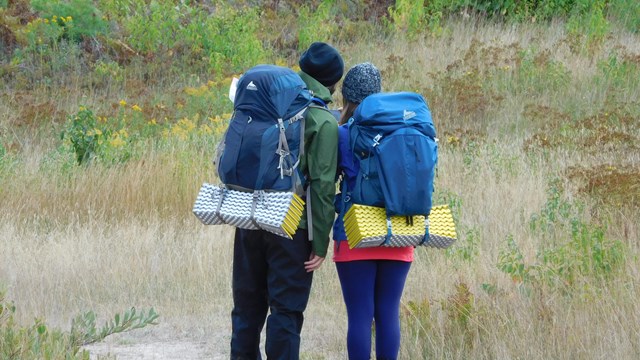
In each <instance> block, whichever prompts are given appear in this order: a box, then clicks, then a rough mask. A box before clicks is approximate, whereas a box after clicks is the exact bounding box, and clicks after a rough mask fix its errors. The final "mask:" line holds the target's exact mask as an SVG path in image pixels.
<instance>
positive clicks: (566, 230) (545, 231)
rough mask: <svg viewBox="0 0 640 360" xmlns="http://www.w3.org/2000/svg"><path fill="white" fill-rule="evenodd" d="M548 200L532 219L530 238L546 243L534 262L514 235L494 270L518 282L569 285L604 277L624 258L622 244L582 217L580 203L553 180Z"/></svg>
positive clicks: (624, 259)
mask: <svg viewBox="0 0 640 360" xmlns="http://www.w3.org/2000/svg"><path fill="white" fill-rule="evenodd" d="M548 194H549V199H548V201H547V203H546V204H545V206H544V208H543V209H542V210H541V211H540V213H538V214H534V215H533V216H532V217H531V220H530V223H529V224H530V227H529V229H530V232H531V235H532V236H537V237H542V238H544V239H545V240H546V241H545V242H544V243H543V245H542V248H541V249H540V250H539V251H538V252H537V254H536V257H535V262H534V263H533V264H526V263H525V261H524V256H523V255H522V253H521V251H520V249H519V247H518V245H517V244H516V243H515V241H514V240H513V236H511V235H510V236H509V237H508V238H507V244H506V246H505V247H504V248H503V249H502V250H500V253H499V256H498V264H497V265H498V269H500V270H501V271H502V272H504V273H506V274H508V275H510V276H511V277H512V279H513V280H514V281H515V282H517V283H529V282H535V283H538V284H545V285H548V286H553V287H558V286H560V287H564V288H567V289H571V288H573V287H574V286H575V285H576V284H577V283H578V281H580V279H581V278H591V279H594V278H595V279H606V278H609V277H610V276H612V275H613V274H615V273H616V271H618V270H619V269H621V268H622V266H623V265H624V263H625V261H626V256H625V246H624V243H623V242H621V241H619V240H611V239H608V238H607V237H606V236H605V228H604V227H603V226H602V225H597V224H592V223H585V222H584V221H583V220H582V213H583V210H582V208H583V207H582V205H580V204H578V203H570V202H568V201H567V200H566V199H564V197H563V193H562V189H561V188H560V187H559V183H558V182H557V181H554V182H551V185H550V187H549V192H548Z"/></svg>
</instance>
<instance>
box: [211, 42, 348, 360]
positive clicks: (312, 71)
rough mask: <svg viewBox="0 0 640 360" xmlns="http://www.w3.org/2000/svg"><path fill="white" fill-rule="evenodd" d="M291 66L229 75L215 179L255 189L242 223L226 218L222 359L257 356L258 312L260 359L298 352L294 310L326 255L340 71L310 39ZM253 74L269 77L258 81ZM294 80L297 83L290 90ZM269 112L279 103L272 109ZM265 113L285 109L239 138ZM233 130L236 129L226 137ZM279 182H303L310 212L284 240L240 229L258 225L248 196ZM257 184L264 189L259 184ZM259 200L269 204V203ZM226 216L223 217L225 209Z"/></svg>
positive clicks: (331, 51)
mask: <svg viewBox="0 0 640 360" xmlns="http://www.w3.org/2000/svg"><path fill="white" fill-rule="evenodd" d="M299 65H300V69H301V71H300V72H299V73H298V74H296V73H295V72H293V71H291V72H289V71H290V70H288V69H284V68H279V67H275V66H266V65H265V66H258V67H256V68H253V69H252V70H251V71H249V72H247V73H245V75H243V78H241V79H240V81H239V83H238V90H237V92H236V99H235V103H234V118H232V121H231V123H230V127H229V130H228V134H227V135H225V137H226V138H227V144H226V145H225V146H226V148H225V150H224V154H223V155H222V157H221V159H220V165H219V173H220V177H221V180H222V181H223V182H224V183H225V184H226V185H229V184H230V183H231V184H232V185H231V186H230V187H229V188H232V189H242V188H244V189H257V190H256V192H254V202H253V208H252V209H251V213H252V217H251V219H250V221H249V222H247V221H245V223H240V222H239V223H238V224H235V225H236V226H238V228H237V229H236V233H235V240H234V253H233V280H232V288H233V311H232V313H231V318H232V336H231V359H250V360H255V359H260V358H261V355H260V333H261V331H262V328H263V326H264V325H265V320H266V343H265V352H266V355H267V357H268V358H269V359H298V358H299V350H300V333H301V330H302V323H303V312H304V310H305V308H306V306H307V301H308V299H309V294H310V290H311V283H312V277H313V271H315V270H317V269H318V268H319V267H320V266H321V265H322V263H323V261H324V258H325V257H326V254H327V248H328V244H329V233H330V231H331V226H332V223H333V220H334V216H335V213H334V205H333V200H334V196H335V173H336V166H337V165H336V164H337V148H338V135H337V127H338V125H337V122H336V119H335V117H334V116H333V115H332V114H331V112H329V111H328V110H327V108H326V105H327V104H328V103H330V102H331V101H332V93H333V91H334V89H335V86H336V84H337V83H338V82H339V81H340V79H341V78H342V75H343V72H344V63H343V60H342V57H341V56H340V54H339V53H338V51H337V50H336V49H335V48H333V47H331V46H330V45H328V44H325V43H321V42H316V43H313V44H312V45H311V46H310V47H309V48H308V49H307V50H306V51H305V52H304V53H303V54H302V55H301V57H300V59H299ZM262 73H266V75H268V76H271V78H270V79H273V81H266V80H263V79H264V77H261V75H262ZM252 77H253V78H252ZM251 79H255V81H254V80H251ZM300 85H302V87H303V89H301V90H300V91H298V92H292V91H291V90H292V89H294V90H295V89H298V88H300ZM265 88H266V89H265ZM263 91H264V93H263ZM290 94H292V95H291V96H289V95H290ZM274 99H276V100H278V99H279V100H282V101H275V100H274ZM292 99H293V100H292ZM285 100H286V101H285ZM258 102H265V103H269V104H271V105H270V106H271V107H272V108H271V109H267V110H269V111H266V110H264V109H262V108H258V106H257V105H256V104H257V103H258ZM295 102H300V103H304V104H303V105H304V108H303V110H301V111H300V112H299V113H297V114H296V113H294V114H289V113H288V112H287V107H288V108H289V109H292V108H294V105H295ZM283 104H284V105H283ZM280 107H283V109H279V108H280ZM263 110H264V111H263ZM279 110H282V111H280V113H278V111H279ZM295 111H298V110H297V108H296V110H295ZM265 112H275V113H278V114H277V117H280V116H281V115H282V114H283V113H286V114H287V115H286V117H283V118H284V121H283V118H279V119H278V122H279V123H276V124H275V127H274V125H269V127H268V128H266V130H265V129H262V130H260V131H262V132H263V135H261V136H258V137H257V138H256V137H254V138H253V139H248V137H247V136H244V137H242V136H241V134H246V132H248V131H251V129H252V127H253V128H258V124H257V122H258V116H259V114H261V113H265ZM290 115H291V117H290V118H289V116H290ZM278 132H280V135H277V134H278ZM270 133H275V134H276V136H275V142H276V143H278V145H277V146H278V147H277V151H274V150H275V149H270V150H265V149H266V147H263V146H262V145H264V143H265V141H266V140H265V139H267V137H268V136H267V135H268V134H270ZM234 134H240V135H237V136H236V140H234V141H232V142H233V144H229V141H230V140H229V139H230V138H232V137H233V136H234ZM297 134H298V135H297ZM302 134H303V135H302ZM278 136H279V138H278ZM297 136H299V137H297ZM261 139H262V140H261ZM278 139H279V140H278ZM251 141H254V142H253V143H252V142H251ZM261 141H262V142H261ZM261 144H262V145H261ZM234 146H235V147H237V148H238V149H237V151H236V150H234V149H233V147H234ZM242 147H245V148H246V149H244V150H243V149H240V148H242ZM252 149H253V151H254V152H257V154H253V155H252V156H253V158H251V157H250V158H248V159H254V160H248V161H245V162H242V163H241V162H240V161H239V160H238V159H239V158H241V157H242V156H243V155H242V154H244V153H246V152H251V150H252ZM234 151H235V153H234ZM265 157H272V158H273V161H267V162H266V163H265V165H264V166H263V161H262V159H263V158H265ZM220 169H223V171H221V170H220ZM273 171H275V173H274V172H273ZM255 173H257V174H258V175H256V174H255ZM285 182H286V183H285ZM281 183H282V184H281ZM289 188H293V189H294V191H297V190H298V188H302V189H303V190H304V191H303V192H302V195H301V197H302V198H303V199H304V201H305V202H306V207H307V213H308V214H309V215H310V216H303V218H302V220H301V221H300V223H299V225H298V226H297V230H295V232H294V233H292V236H291V238H287V237H284V236H279V235H276V234H274V233H273V231H267V230H263V229H260V230H249V229H246V228H242V227H248V228H251V226H252V224H251V223H253V225H255V226H256V227H255V228H258V227H260V226H264V224H262V223H260V220H259V219H258V220H256V219H255V218H254V217H253V213H254V212H255V211H256V202H257V203H258V205H259V204H260V201H261V200H256V198H262V197H264V196H266V195H269V194H272V193H273V191H277V190H287V189H289ZM262 189H264V190H265V191H267V190H268V191H269V192H259V191H262ZM264 206H265V208H269V204H264ZM218 210H220V206H219V207H218ZM228 219H231V221H233V219H232V217H228ZM228 219H227V220H228ZM295 228H296V227H295V224H294V229H295ZM271 230H273V229H271ZM268 313H269V314H268ZM267 314H268V316H267Z"/></svg>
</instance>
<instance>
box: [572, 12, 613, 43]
mask: <svg viewBox="0 0 640 360" xmlns="http://www.w3.org/2000/svg"><path fill="white" fill-rule="evenodd" d="M606 6H607V1H605V0H597V1H591V0H577V1H576V6H575V8H574V11H573V15H572V16H571V18H570V19H569V21H568V22H567V30H568V32H569V35H570V38H571V39H572V41H573V47H574V49H580V50H582V49H586V50H587V51H589V52H593V51H594V50H595V49H597V48H599V47H600V46H601V45H602V44H603V43H604V41H605V38H606V36H607V34H608V33H609V27H610V25H609V21H608V20H607V18H606V16H605V8H606ZM580 45H583V46H584V47H582V46H580Z"/></svg>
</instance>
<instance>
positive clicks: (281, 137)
mask: <svg viewBox="0 0 640 360" xmlns="http://www.w3.org/2000/svg"><path fill="white" fill-rule="evenodd" d="M315 101H317V100H315ZM313 102H314V98H313V96H312V94H311V92H310V91H309V90H307V86H306V84H305V83H304V81H302V79H301V78H300V76H299V75H298V74H296V73H295V72H294V71H293V70H291V69H288V68H284V67H280V66H275V65H258V66H255V67H253V68H251V69H250V70H248V71H247V72H246V73H245V74H244V75H243V76H242V77H241V78H240V80H239V81H238V85H237V90H236V95H235V101H234V107H233V110H234V111H233V116H232V118H231V122H230V123H229V128H228V130H227V132H226V134H225V136H224V139H223V141H222V142H221V145H220V147H219V149H218V155H217V156H218V160H217V161H216V163H217V167H218V175H219V177H220V180H221V181H222V182H223V183H224V184H225V185H226V186H228V187H231V188H236V189H239V190H276V191H294V192H296V193H298V194H299V195H300V194H301V192H302V187H303V185H304V184H303V183H304V177H303V176H302V174H301V173H300V171H299V170H298V165H299V163H300V158H301V157H302V155H303V153H304V121H303V119H304V116H305V111H306V109H307V108H308V107H309V106H310V105H311V104H312V103H313Z"/></svg>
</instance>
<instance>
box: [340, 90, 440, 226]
mask: <svg viewBox="0 0 640 360" xmlns="http://www.w3.org/2000/svg"><path fill="white" fill-rule="evenodd" d="M349 142H350V145H351V149H352V150H353V153H354V155H355V156H356V158H358V160H359V162H360V170H359V173H358V176H357V178H356V184H355V188H354V189H351V197H352V200H353V202H354V203H356V204H363V205H370V206H379V207H384V208H385V209H386V212H387V217H390V216H394V215H404V216H413V215H425V216H428V215H429V213H430V211H431V197H432V193H433V180H434V176H435V169H436V164H437V162H438V145H437V143H436V130H435V127H434V126H433V121H432V119H431V112H430V111H429V108H428V106H427V103H426V102H425V100H424V98H423V97H422V96H421V95H419V94H416V93H410V92H399V93H378V94H373V95H370V96H368V97H366V98H365V99H364V101H362V103H361V104H360V105H359V106H358V107H357V109H356V111H355V112H354V114H353V117H352V118H351V119H350V122H349Z"/></svg>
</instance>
